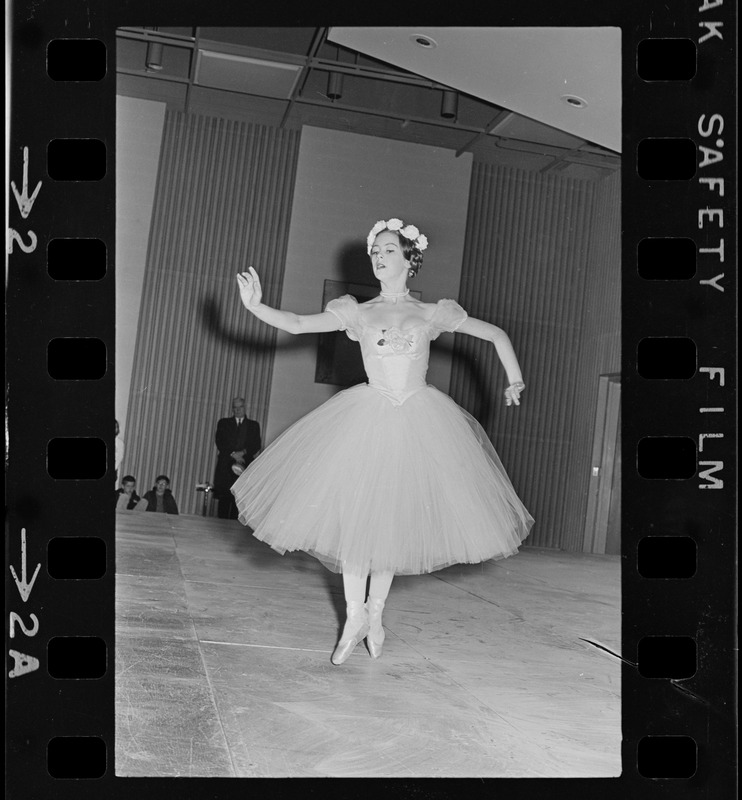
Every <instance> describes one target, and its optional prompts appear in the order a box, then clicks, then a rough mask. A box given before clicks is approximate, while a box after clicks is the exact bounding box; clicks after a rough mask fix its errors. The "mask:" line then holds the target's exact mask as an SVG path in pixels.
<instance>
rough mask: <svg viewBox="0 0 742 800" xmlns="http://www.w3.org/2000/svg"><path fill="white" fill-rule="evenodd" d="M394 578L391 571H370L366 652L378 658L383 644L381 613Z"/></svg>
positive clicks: (383, 634)
mask: <svg viewBox="0 0 742 800" xmlns="http://www.w3.org/2000/svg"><path fill="white" fill-rule="evenodd" d="M393 579H394V573H393V572H372V573H371V581H370V584H369V591H368V602H367V603H366V610H367V611H368V622H369V631H368V634H367V636H366V643H367V644H368V652H369V653H371V657H372V658H379V656H380V655H381V648H382V646H383V645H384V638H385V633H384V628H383V627H382V624H381V614H382V612H383V610H384V603H385V602H386V598H387V597H388V595H389V589H390V588H391V585H392V580H393Z"/></svg>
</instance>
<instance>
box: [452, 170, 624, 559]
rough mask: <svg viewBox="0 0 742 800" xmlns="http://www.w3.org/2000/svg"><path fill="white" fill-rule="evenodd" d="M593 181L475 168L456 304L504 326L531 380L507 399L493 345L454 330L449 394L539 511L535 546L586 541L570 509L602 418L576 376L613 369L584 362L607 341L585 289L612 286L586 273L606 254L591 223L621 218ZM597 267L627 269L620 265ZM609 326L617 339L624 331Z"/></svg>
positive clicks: (612, 299)
mask: <svg viewBox="0 0 742 800" xmlns="http://www.w3.org/2000/svg"><path fill="white" fill-rule="evenodd" d="M598 185H599V184H598V183H596V182H593V181H588V180H577V179H573V178H568V177H564V176H560V175H558V174H551V175H549V174H546V175H542V174H540V173H532V172H526V171H523V170H517V169H512V168H509V167H502V166H497V165H491V164H475V165H474V170H473V175H472V188H471V196H470V203H469V217H468V222H467V237H466V241H467V247H466V250H465V253H464V268H463V272H462V282H461V291H460V295H459V300H460V302H461V304H462V305H463V306H464V308H466V309H467V311H468V312H469V313H470V315H471V316H473V317H478V318H480V319H485V320H487V321H489V322H492V323H494V324H495V325H498V326H500V327H501V328H503V329H504V330H505V331H506V332H507V333H508V335H509V336H510V338H511V340H512V342H513V346H514V348H515V351H516V354H517V355H518V358H519V360H520V363H521V366H522V368H523V375H524V381H525V383H526V386H527V388H526V390H525V392H524V395H523V398H522V405H521V406H520V407H518V408H515V407H511V408H508V407H506V406H505V403H504V398H503V391H504V389H505V387H506V385H507V376H506V375H505V372H504V370H503V369H502V367H501V366H500V363H499V359H498V358H497V354H496V352H495V349H494V347H493V346H492V345H490V344H488V343H485V342H482V341H479V340H475V339H472V338H471V337H467V336H461V335H457V336H456V357H455V358H454V368H453V374H452V378H451V394H452V396H453V398H454V399H455V400H456V401H457V402H458V403H459V404H460V405H462V406H463V407H464V408H466V409H467V410H468V411H470V412H471V413H472V414H473V415H474V416H475V417H477V418H478V419H479V420H480V422H481V423H482V425H483V426H484V428H485V430H486V431H487V433H488V434H489V436H490V438H491V439H492V441H493V443H494V444H495V447H496V448H497V450H498V452H499V454H500V456H501V458H502V460H503V463H504V465H505V468H506V469H507V471H508V474H509V475H510V477H511V479H512V481H513V484H514V486H515V488H516V490H517V491H518V494H519V495H520V497H521V498H522V499H523V501H524V503H525V504H526V506H527V507H528V509H529V510H530V511H531V513H532V514H533V516H534V517H535V519H536V525H535V526H534V528H533V530H532V533H531V535H530V536H529V538H528V540H527V543H528V544H530V545H535V546H542V547H559V548H565V549H567V548H568V549H580V548H581V545H582V538H581V537H582V532H583V528H584V520H582V521H579V524H578V521H577V520H576V519H572V517H574V516H575V515H574V514H573V515H572V516H570V514H569V513H568V511H567V509H568V507H569V506H570V504H572V505H574V504H575V502H576V498H577V499H579V498H581V496H582V494H583V493H584V492H586V491H587V482H585V486H584V487H582V485H581V482H580V481H577V480H576V478H575V475H576V474H577V473H578V472H580V470H581V469H582V462H583V461H588V462H589V459H590V444H591V441H590V440H589V436H585V435H584V434H585V426H587V427H592V425H593V420H594V417H595V414H594V410H593V411H592V412H591V411H590V410H589V408H586V407H584V406H589V404H590V401H586V402H585V403H582V400H581V399H580V397H579V395H580V392H581V391H582V388H583V387H582V385H581V383H580V382H581V381H584V380H592V377H591V376H592V375H593V373H594V382H595V385H596V391H597V380H598V375H599V374H600V372H606V371H609V370H608V369H598V368H597V367H596V365H595V364H594V363H592V362H591V363H589V364H588V363H587V361H585V359H588V360H589V359H592V360H593V361H594V360H595V359H596V358H597V355H596V353H597V351H598V350H600V347H598V346H593V345H587V344H585V343H584V342H583V337H584V336H585V330H584V326H585V320H584V318H585V314H586V309H590V308H593V307H594V305H593V302H592V300H591V299H590V298H589V297H588V296H587V294H586V293H587V292H588V291H591V292H596V291H597V292H599V291H602V290H603V289H604V288H606V287H605V286H604V285H603V284H601V281H600V278H599V276H598V274H597V273H594V272H592V273H591V270H594V268H595V264H596V262H597V261H600V259H596V258H595V252H596V250H595V240H596V237H598V234H599V231H598V230H596V225H597V227H598V228H601V226H603V225H606V224H607V225H609V226H610V225H612V224H614V222H615V221H609V222H605V221H598V220H597V219H596V217H597V214H598V213H599V198H600V196H601V195H599V192H598V188H597V187H598ZM606 196H610V189H608V190H607V192H606ZM604 202H607V201H604ZM616 202H617V201H616ZM610 258H613V254H611V255H610ZM599 266H600V269H601V270H607V269H609V268H614V269H615V271H616V275H618V273H619V271H620V269H619V267H620V262H618V261H616V262H615V263H611V264H609V262H608V261H607V260H606V261H600V264H599ZM588 273H590V276H589V278H588ZM609 291H610V290H609ZM605 300H606V305H607V306H611V308H612V307H613V306H614V305H615V308H616V313H615V315H614V316H612V317H611V318H610V320H608V321H607V322H606V325H607V327H610V326H612V325H614V322H615V325H616V326H617V325H618V307H619V298H618V296H613V295H612V294H606V296H605ZM605 333H606V335H607V334H608V331H606V332H605ZM613 334H615V335H616V337H617V336H618V327H616V329H615V331H614V330H611V332H610V335H613ZM591 335H592V334H591ZM616 341H617V339H616ZM591 347H592V348H593V350H594V351H595V352H592V353H591V352H589V351H590V348H591ZM608 349H609V350H610V346H609V347H608ZM576 403H577V404H579V403H582V405H580V412H579V413H580V414H584V416H578V414H577V412H576ZM592 403H593V405H594V400H593V401H592ZM577 429H580V435H577ZM583 440H584V441H583ZM585 442H586V444H585ZM580 448H582V449H580ZM583 451H584V452H583ZM577 462H580V465H579V466H578V465H577ZM588 468H589V467H588ZM588 474H589V473H588ZM586 481H587V478H586ZM580 502H582V501H581V500H580ZM576 513H579V512H576ZM583 514H584V511H583ZM573 527H574V529H573Z"/></svg>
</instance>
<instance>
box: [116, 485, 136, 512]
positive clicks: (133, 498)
mask: <svg viewBox="0 0 742 800" xmlns="http://www.w3.org/2000/svg"><path fill="white" fill-rule="evenodd" d="M122 494H124V490H123V489H116V505H118V502H119V498H120V497H121V495H122ZM141 499H142V498H141V497H140V496H139V495H138V494H137V493H136V492H132V493H131V499H130V500H129V502H128V503H127V504H126V508H127V509H128V510H129V511H131V510H132V509H133V508H134V506H135V505H136V504H137V503H138V502H139V501H140V500H141Z"/></svg>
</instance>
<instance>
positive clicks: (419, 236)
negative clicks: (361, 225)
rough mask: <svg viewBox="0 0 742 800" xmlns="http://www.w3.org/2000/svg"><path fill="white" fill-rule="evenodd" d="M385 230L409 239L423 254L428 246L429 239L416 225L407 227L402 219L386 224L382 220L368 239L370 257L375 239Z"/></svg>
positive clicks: (387, 221) (372, 230) (395, 219)
mask: <svg viewBox="0 0 742 800" xmlns="http://www.w3.org/2000/svg"><path fill="white" fill-rule="evenodd" d="M385 230H388V231H393V232H394V233H398V234H399V235H400V236H404V238H405V239H409V240H410V241H411V242H412V243H413V244H414V245H415V247H417V249H418V250H419V251H420V252H421V253H422V251H423V250H425V248H426V247H427V246H428V237H427V236H425V234H423V233H420V231H419V230H418V229H417V228H416V227H415V226H414V225H405V224H404V222H402V220H401V219H397V218H396V217H394V218H393V219H389V220H386V222H385V221H384V220H383V219H380V220H379V221H378V222H377V223H376V225H374V227H373V228H371V232H370V233H369V235H368V237H367V238H366V245H367V247H366V250H367V252H368V254H369V255H371V248H372V247H373V244H374V239H375V238H376V237H377V236H378V235H379V234H380V233H381V232H382V231H385Z"/></svg>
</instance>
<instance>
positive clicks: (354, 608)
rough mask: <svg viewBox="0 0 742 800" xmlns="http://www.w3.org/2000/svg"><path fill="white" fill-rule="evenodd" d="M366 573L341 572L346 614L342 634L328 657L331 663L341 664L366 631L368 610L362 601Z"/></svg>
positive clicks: (364, 594)
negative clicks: (330, 656)
mask: <svg viewBox="0 0 742 800" xmlns="http://www.w3.org/2000/svg"><path fill="white" fill-rule="evenodd" d="M367 579H368V575H358V574H354V573H352V572H343V590H344V593H345V611H346V614H347V617H346V620H345V626H344V627H343V634H342V636H341V637H340V641H339V642H338V644H337V647H336V648H335V652H334V653H333V654H332V658H331V659H330V660H331V661H332V663H333V664H342V663H343V662H344V661H345V660H346V659H347V658H348V656H349V655H350V654H351V653H352V652H353V649H354V648H355V646H356V645H357V644H358V642H360V641H361V640H362V639H363V638H365V636H366V634H367V633H368V611H367V610H366V605H365V603H364V602H363V601H364V599H365V597H366V580H367Z"/></svg>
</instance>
